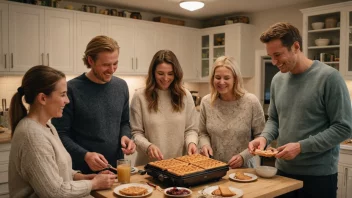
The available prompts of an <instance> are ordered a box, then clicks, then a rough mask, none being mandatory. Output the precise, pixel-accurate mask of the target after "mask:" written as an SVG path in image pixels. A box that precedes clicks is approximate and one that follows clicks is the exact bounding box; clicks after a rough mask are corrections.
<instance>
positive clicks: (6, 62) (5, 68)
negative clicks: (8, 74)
mask: <svg viewBox="0 0 352 198" xmlns="http://www.w3.org/2000/svg"><path fill="white" fill-rule="evenodd" d="M6 55H7V54H5V69H6V67H7V65H6V64H7V61H6Z"/></svg>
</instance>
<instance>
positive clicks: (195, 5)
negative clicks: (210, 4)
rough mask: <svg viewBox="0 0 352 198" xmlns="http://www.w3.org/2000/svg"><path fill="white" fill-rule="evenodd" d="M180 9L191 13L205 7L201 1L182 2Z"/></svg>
mask: <svg viewBox="0 0 352 198" xmlns="http://www.w3.org/2000/svg"><path fill="white" fill-rule="evenodd" d="M180 7H181V8H183V9H186V10H189V11H195V10H198V9H201V8H202V7H204V3H203V2H201V1H181V2H180Z"/></svg>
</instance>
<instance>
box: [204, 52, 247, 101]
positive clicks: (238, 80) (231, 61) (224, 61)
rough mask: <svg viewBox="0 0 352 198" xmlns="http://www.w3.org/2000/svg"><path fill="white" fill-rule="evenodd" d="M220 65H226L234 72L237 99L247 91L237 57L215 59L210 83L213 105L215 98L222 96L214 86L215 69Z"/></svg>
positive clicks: (234, 92) (234, 90)
mask: <svg viewBox="0 0 352 198" xmlns="http://www.w3.org/2000/svg"><path fill="white" fill-rule="evenodd" d="M219 67H226V68H228V69H229V70H230V71H232V74H233V77H234V85H233V94H234V96H235V99H236V100H237V99H239V98H241V97H242V96H243V95H244V94H245V93H246V90H245V89H244V87H243V79H242V74H241V71H240V69H239V67H238V64H237V62H236V60H235V58H233V57H229V56H221V57H219V58H217V59H216V60H215V62H214V64H213V67H212V69H211V75H210V83H209V84H210V90H211V91H210V97H211V104H212V105H213V104H214V102H215V100H216V99H217V98H219V96H220V94H219V92H218V91H217V90H216V88H215V86H214V76H215V70H216V69H217V68H219Z"/></svg>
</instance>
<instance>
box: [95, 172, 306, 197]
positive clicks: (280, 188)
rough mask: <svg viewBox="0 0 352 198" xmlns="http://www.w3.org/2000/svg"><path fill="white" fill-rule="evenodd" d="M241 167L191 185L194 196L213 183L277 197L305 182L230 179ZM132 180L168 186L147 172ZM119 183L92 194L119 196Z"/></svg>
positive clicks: (157, 194) (278, 178)
mask: <svg viewBox="0 0 352 198" xmlns="http://www.w3.org/2000/svg"><path fill="white" fill-rule="evenodd" d="M138 169H144V167H143V166H139V167H138ZM238 170H239V169H230V170H229V171H228V172H227V175H226V176H224V177H223V178H222V179H220V180H219V181H217V182H209V183H206V184H202V185H199V186H195V187H191V188H190V189H191V190H192V191H193V193H192V197H195V198H196V197H198V196H199V194H198V191H200V190H202V189H204V187H205V186H213V185H219V184H222V185H225V186H232V187H235V188H239V189H241V190H243V193H244V195H243V198H254V197H257V198H258V197H259V198H264V197H275V196H278V195H282V194H285V193H287V192H291V191H293V190H296V189H300V188H302V187H303V182H302V181H299V180H294V179H290V178H287V177H282V176H274V177H273V178H269V179H266V178H261V177H258V179H257V180H256V181H254V182H248V183H239V182H236V181H232V180H230V179H229V175H230V174H231V173H234V172H236V171H238ZM242 170H243V171H244V172H247V173H253V174H254V173H255V170H254V169H251V168H247V169H242ZM131 182H133V183H140V182H151V183H153V184H157V185H159V186H160V187H162V188H163V189H165V188H166V186H163V185H162V183H161V182H159V181H156V180H153V178H152V177H151V176H149V175H147V174H145V175H139V174H136V175H132V176H131ZM117 185H118V184H115V185H114V187H112V188H111V189H108V190H100V191H93V192H92V193H91V195H92V196H94V197H98V198H105V197H112V198H115V197H117V196H116V195H114V192H113V189H114V188H115V187H116V186H117ZM149 197H153V198H158V197H160V198H164V197H165V195H164V194H163V192H160V191H158V190H154V191H153V193H152V194H151V195H150V196H149Z"/></svg>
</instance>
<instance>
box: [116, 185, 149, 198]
mask: <svg viewBox="0 0 352 198" xmlns="http://www.w3.org/2000/svg"><path fill="white" fill-rule="evenodd" d="M119 192H120V193H121V194H123V195H127V196H138V195H144V194H146V193H147V192H148V190H147V189H146V188H143V187H139V186H130V187H127V188H124V189H121V190H120V191H119Z"/></svg>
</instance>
